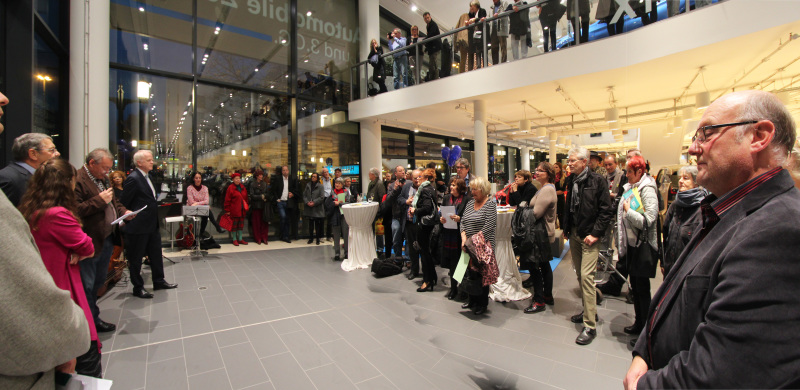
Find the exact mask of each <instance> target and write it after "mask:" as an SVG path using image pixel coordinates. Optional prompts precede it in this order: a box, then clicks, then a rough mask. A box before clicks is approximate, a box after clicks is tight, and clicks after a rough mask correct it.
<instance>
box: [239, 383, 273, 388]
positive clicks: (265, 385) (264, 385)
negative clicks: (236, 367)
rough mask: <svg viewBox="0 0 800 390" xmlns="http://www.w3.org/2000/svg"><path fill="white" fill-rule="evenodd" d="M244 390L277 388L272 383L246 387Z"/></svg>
mask: <svg viewBox="0 0 800 390" xmlns="http://www.w3.org/2000/svg"><path fill="white" fill-rule="evenodd" d="M242 390H275V386H272V382H262V383H259V384H257V385H253V386H248V387H245V388H244V389H242Z"/></svg>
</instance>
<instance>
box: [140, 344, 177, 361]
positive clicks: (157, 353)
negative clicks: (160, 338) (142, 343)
mask: <svg viewBox="0 0 800 390" xmlns="http://www.w3.org/2000/svg"><path fill="white" fill-rule="evenodd" d="M178 357H183V342H182V341H181V340H173V341H167V342H163V343H156V344H150V345H148V346H147V363H148V364H150V363H155V362H160V361H162V360H169V359H175V358H178Z"/></svg>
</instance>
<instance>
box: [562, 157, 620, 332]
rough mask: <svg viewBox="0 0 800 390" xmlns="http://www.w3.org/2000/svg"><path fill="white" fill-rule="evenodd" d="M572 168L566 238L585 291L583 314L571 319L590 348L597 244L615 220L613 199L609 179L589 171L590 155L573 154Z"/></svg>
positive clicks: (593, 316) (565, 217) (594, 309)
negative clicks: (578, 327) (581, 327)
mask: <svg viewBox="0 0 800 390" xmlns="http://www.w3.org/2000/svg"><path fill="white" fill-rule="evenodd" d="M568 156H569V158H568V160H567V161H568V164H569V167H570V169H571V170H572V174H571V175H570V176H569V177H568V178H567V182H566V184H565V185H566V188H567V190H568V191H569V192H567V201H566V206H565V210H564V226H563V228H564V238H568V239H569V246H570V252H571V255H572V263H573V265H574V266H575V273H576V275H577V277H578V285H579V286H580V289H581V296H582V301H583V312H581V313H578V314H576V315H574V316H572V317H571V318H570V320H571V321H572V322H573V323H576V324H581V323H582V324H583V330H581V333H580V334H579V335H578V337H577V338H576V339H575V343H576V344H579V345H587V344H590V343H591V342H592V340H594V338H595V337H596V336H597V330H596V328H597V289H596V288H595V285H594V276H595V273H596V272H597V256H598V254H599V249H600V245H599V244H598V243H597V241H598V240H600V239H601V238H602V237H603V236H605V234H606V229H607V228H608V226H609V224H611V221H612V220H613V218H614V209H613V208H612V202H611V196H610V195H609V192H608V182H607V181H606V179H605V178H604V177H602V176H600V175H598V174H597V173H596V172H594V171H592V170H591V169H589V167H588V159H589V152H588V151H587V150H586V149H585V148H582V147H574V148H572V150H570V151H569V154H568Z"/></svg>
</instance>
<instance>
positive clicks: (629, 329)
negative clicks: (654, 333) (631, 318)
mask: <svg viewBox="0 0 800 390" xmlns="http://www.w3.org/2000/svg"><path fill="white" fill-rule="evenodd" d="M622 331H623V332H625V333H627V334H639V333H642V327H641V326H639V324H633V325H631V326H626V327H625V328H624V329H622Z"/></svg>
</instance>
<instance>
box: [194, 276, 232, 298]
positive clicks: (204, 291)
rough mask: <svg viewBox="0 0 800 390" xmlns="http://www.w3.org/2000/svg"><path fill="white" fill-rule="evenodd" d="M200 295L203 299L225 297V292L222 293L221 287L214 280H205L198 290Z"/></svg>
mask: <svg viewBox="0 0 800 390" xmlns="http://www.w3.org/2000/svg"><path fill="white" fill-rule="evenodd" d="M197 289H198V291H200V294H201V295H202V296H203V298H205V297H211V296H217V295H225V292H224V291H222V285H221V284H219V282H218V281H216V280H207V281H205V282H203V284H202V285H200V286H199V287H198V288H197Z"/></svg>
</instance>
